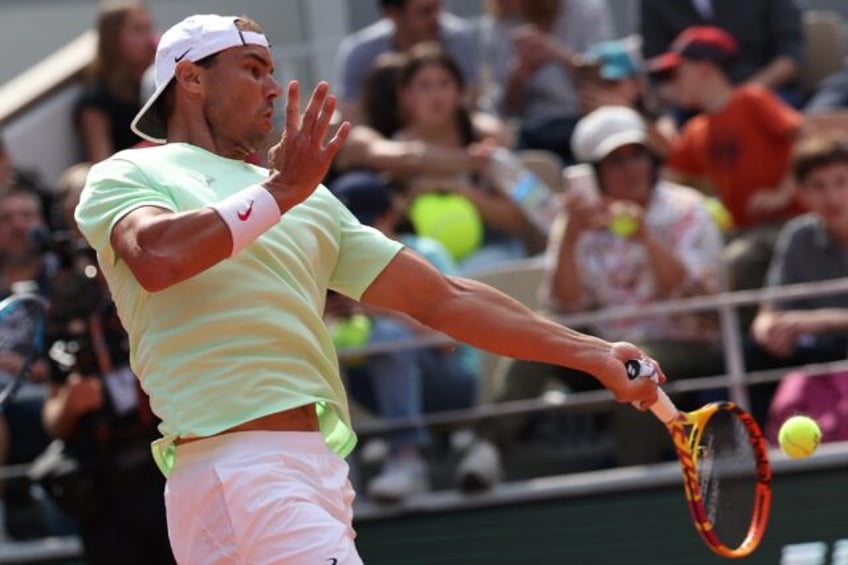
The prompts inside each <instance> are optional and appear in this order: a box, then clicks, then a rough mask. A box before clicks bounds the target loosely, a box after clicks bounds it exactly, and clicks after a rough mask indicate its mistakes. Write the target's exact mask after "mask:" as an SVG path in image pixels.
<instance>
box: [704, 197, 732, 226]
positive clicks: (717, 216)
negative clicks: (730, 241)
mask: <svg viewBox="0 0 848 565" xmlns="http://www.w3.org/2000/svg"><path fill="white" fill-rule="evenodd" d="M704 206H706V207H707V212H709V213H710V216H712V218H713V221H714V222H715V223H716V225H717V226H718V227H719V229H720V230H721V231H728V230H729V229H731V228H732V227H733V217H732V216H731V215H730V212H728V211H727V208H725V207H724V204H722V203H721V201H720V200H719V199H718V198H715V197H712V196H710V197H709V198H705V199H704Z"/></svg>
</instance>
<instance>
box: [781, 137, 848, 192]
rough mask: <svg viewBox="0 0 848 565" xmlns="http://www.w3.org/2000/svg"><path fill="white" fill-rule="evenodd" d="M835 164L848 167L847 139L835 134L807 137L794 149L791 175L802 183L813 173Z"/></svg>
mask: <svg viewBox="0 0 848 565" xmlns="http://www.w3.org/2000/svg"><path fill="white" fill-rule="evenodd" d="M835 164H841V165H848V139H846V137H845V136H844V135H836V134H828V135H817V136H814V137H809V138H807V139H804V140H803V141H801V142H799V143H798V145H797V146H796V147H795V153H794V155H793V157H792V175H793V177H794V178H795V181H796V182H798V183H803V182H804V181H805V180H807V177H809V176H810V174H811V173H813V171H816V170H818V169H821V168H823V167H827V166H828V165H835Z"/></svg>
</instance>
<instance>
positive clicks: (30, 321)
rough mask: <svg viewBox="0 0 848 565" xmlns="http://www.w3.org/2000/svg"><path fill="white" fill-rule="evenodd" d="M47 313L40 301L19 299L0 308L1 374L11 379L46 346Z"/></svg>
mask: <svg viewBox="0 0 848 565" xmlns="http://www.w3.org/2000/svg"><path fill="white" fill-rule="evenodd" d="M43 332H44V317H43V312H42V310H41V307H40V305H38V303H36V302H34V301H32V302H30V301H17V302H12V303H11V304H8V305H7V306H6V307H4V308H2V309H0V376H2V377H5V379H9V378H12V377H14V376H15V375H14V373H17V372H18V370H19V365H20V366H22V365H23V364H24V363H26V362H27V361H29V360H31V358H32V356H33V355H35V354H36V353H37V351H38V350H39V349H40V348H41V346H42V341H43Z"/></svg>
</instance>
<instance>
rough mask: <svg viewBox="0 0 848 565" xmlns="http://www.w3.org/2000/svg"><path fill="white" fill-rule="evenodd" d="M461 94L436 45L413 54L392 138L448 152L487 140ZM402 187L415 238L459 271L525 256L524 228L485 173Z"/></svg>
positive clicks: (455, 72)
mask: <svg viewBox="0 0 848 565" xmlns="http://www.w3.org/2000/svg"><path fill="white" fill-rule="evenodd" d="M464 87H465V84H464V82H463V79H462V74H461V72H460V70H459V67H458V66H457V64H456V62H455V61H454V60H453V59H452V58H451V57H450V55H448V54H447V53H446V52H444V51H443V50H441V49H440V48H439V47H438V45H436V44H424V45H419V46H417V47H415V48H414V49H413V50H412V51H411V52H410V54H409V57H408V58H407V60H406V63H405V64H404V67H403V68H402V69H401V71H400V77H399V87H398V88H399V90H398V96H399V100H400V103H401V109H402V112H403V115H404V118H405V119H404V125H403V128H402V129H401V130H400V131H398V132H396V133H395V136H394V137H395V139H398V140H401V141H407V142H426V143H428V144H431V145H435V146H442V147H446V148H453V149H467V148H469V147H470V146H471V145H472V144H474V143H477V142H481V141H484V140H483V139H482V138H481V136H480V132H478V131H476V130H475V128H474V124H473V123H472V120H471V117H470V115H469V112H468V111H467V110H466V109H465V107H464V106H463V103H462V93H463V90H464ZM491 145H493V143H492V144H491ZM403 180H404V181H405V185H406V191H407V195H408V196H409V198H410V210H409V215H410V219H411V220H412V223H413V226H414V227H415V230H416V233H418V234H419V235H427V236H430V237H432V238H434V239H437V240H439V241H440V242H441V243H442V244H443V245H444V246H445V247H446V248H447V249H448V251H450V252H451V254H452V255H453V257H454V259H455V260H457V261H458V262H459V265H460V269H461V270H462V271H463V272H465V273H471V272H474V271H477V270H480V269H483V268H486V267H489V266H493V265H495V264H497V263H499V262H503V261H506V260H510V259H517V258H520V257H523V256H524V255H525V254H526V251H525V249H524V244H523V241H522V236H523V235H524V233H525V232H526V230H527V221H526V220H525V218H524V215H523V213H522V211H521V209H520V208H519V207H518V206H517V205H516V204H515V203H513V202H512V201H511V200H510V199H509V197H507V196H505V195H504V194H503V193H502V192H500V191H498V190H497V189H495V188H493V187H492V186H491V182H490V181H491V180H493V179H489V178H486V169H485V167H484V169H483V173H482V174H481V175H460V176H452V177H451V176H444V175H442V176H439V175H434V174H432V173H431V174H424V175H411V176H408V177H406V178H405V179H403Z"/></svg>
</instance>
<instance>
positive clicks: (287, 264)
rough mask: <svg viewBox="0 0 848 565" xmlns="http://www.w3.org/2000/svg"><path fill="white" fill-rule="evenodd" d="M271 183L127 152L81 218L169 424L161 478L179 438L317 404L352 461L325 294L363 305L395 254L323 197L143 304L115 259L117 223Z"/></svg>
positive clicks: (215, 166) (168, 152) (85, 201)
mask: <svg viewBox="0 0 848 565" xmlns="http://www.w3.org/2000/svg"><path fill="white" fill-rule="evenodd" d="M267 177H268V170H267V169H263V168H261V167H256V166H253V165H250V164H247V163H244V162H242V161H235V160H232V159H225V158H223V157H220V156H217V155H215V154H213V153H209V152H207V151H205V150H203V149H200V148H198V147H195V146H192V145H188V144H181V143H171V144H167V145H164V146H161V147H155V148H145V149H135V150H128V151H122V152H120V153H118V154H116V155H114V156H113V157H111V158H110V159H107V160H106V161H103V162H101V163H99V164H97V165H95V166H94V167H93V168H92V170H91V173H90V174H89V176H88V181H87V183H86V187H85V189H84V191H83V193H82V197H81V200H80V204H79V206H78V208H77V210H76V219H77V222H78V224H79V227H80V229H81V230H82V232H83V234H84V235H85V237H86V239H88V241H89V243H90V244H91V246H92V247H93V248H94V249H96V250H97V253H98V258H99V262H100V266H101V269H102V271H103V274H104V276H105V277H106V280H107V282H108V283H109V288H110V289H111V292H112V296H113V298H114V300H115V303H116V305H117V309H118V314H119V315H120V317H121V321H122V322H123V324H124V327H125V328H126V329H127V332H128V333H129V338H130V351H131V353H130V363H131V365H132V368H133V370H134V371H135V373H136V374H137V375H139V378H140V379H141V383H142V387H143V388H144V390H145V391H146V392H147V393H148V395H149V396H150V401H151V407H152V409H153V412H154V413H155V414H156V415H157V416H159V418H161V420H162V423H161V425H160V426H159V430H160V432H161V433H162V434H163V438H162V439H160V440H158V441H156V442H154V444H153V456H154V458H155V459H156V462H157V464H158V465H159V467H160V468H161V469H162V470H163V472H164V473H165V474H168V472H169V471H170V469H171V468H172V467H173V463H174V460H173V455H174V449H173V441H174V439H175V438H177V437H192V436H200V437H203V436H208V435H213V434H216V433H218V432H221V431H223V430H226V429H228V428H231V427H233V426H236V425H238V424H241V423H243V422H247V421H250V420H253V419H255V418H258V417H260V416H264V415H267V414H271V413H274V412H279V411H282V410H287V409H291V408H294V407H297V406H302V405H305V404H309V403H316V405H317V412H318V418H319V422H320V428H321V432H322V434H323V436H324V439H325V441H326V442H327V445H328V446H329V447H330V448H331V449H332V450H333V451H335V452H336V453H338V454H339V455H340V456H341V457H344V456H346V455H347V454H348V453H349V452H350V451H351V449H353V446H354V444H355V443H356V436H355V435H354V433H353V431H352V429H351V425H350V416H349V413H348V406H347V399H346V395H345V390H344V387H343V385H342V382H341V379H340V377H339V367H338V360H337V357H336V351H335V349H334V346H333V342H332V339H331V337H330V335H329V333H328V331H327V328H326V326H325V325H324V323H323V321H322V318H321V315H322V312H323V310H324V301H325V297H326V292H327V289H328V288H329V289H333V290H336V291H338V292H340V293H342V294H345V295H347V296H349V297H351V298H354V299H358V298H360V296H361V295H362V293H363V292H365V290H366V289H367V288H368V286H369V285H370V284H371V283H372V282H373V281H374V279H375V278H376V277H377V275H378V274H379V273H380V272H381V271H382V270H383V269H384V268H385V267H386V265H388V263H389V262H390V261H391V260H392V258H393V257H394V256H395V255H396V254H397V253H398V251H399V250H400V249H401V248H402V245H401V244H399V243H397V242H394V241H392V240H390V239H388V238H386V237H384V236H383V235H382V234H380V233H379V232H378V231H377V230H374V229H371V228H368V227H364V226H362V225H360V224H359V222H358V221H357V220H356V219H355V218H354V216H353V215H352V214H351V213H350V212H349V211H348V210H347V209H346V208H345V206H344V205H343V204H341V203H340V202H339V201H338V200H337V199H336V198H335V197H334V196H333V195H332V194H331V193H330V192H329V191H328V190H327V189H326V188H325V187H323V186H319V187H318V189H317V190H316V191H315V192H314V193H313V194H312V195H311V196H310V197H309V198H308V199H307V200H306V201H305V202H303V203H302V204H300V205H298V206H296V207H294V208H292V209H291V210H289V211H288V212H287V213H286V214H285V215H284V216H283V218H282V219H281V220H280V223H279V224H278V225H277V226H275V227H273V228H271V229H270V230H269V231H267V232H266V233H265V234H263V235H262V236H260V237H259V238H258V239H257V240H256V241H254V242H253V243H252V244H250V245H249V246H248V247H246V248H245V249H243V250H242V251H241V252H240V253H238V254H237V255H236V256H235V257H232V258H230V259H227V260H224V261H222V262H220V263H218V264H217V265H215V266H214V267H212V268H210V269H208V270H206V271H204V272H203V273H200V274H199V275H196V276H194V277H192V278H191V279H188V280H185V281H183V282H181V283H178V284H175V285H173V286H171V287H169V288H167V289H165V290H162V291H159V292H153V293H151V292H147V291H145V290H144V289H143V288H142V287H141V285H140V284H139V283H138V281H137V280H136V278H135V277H134V276H133V274H132V272H131V271H130V269H129V268H128V266H127V265H126V263H124V262H123V261H121V260H120V259H119V258H117V257H116V255H115V252H114V250H113V249H112V247H111V244H110V235H111V232H112V228H113V227H114V226H115V223H116V222H117V221H118V220H120V219H121V218H122V217H124V216H126V215H127V214H128V213H129V212H130V211H132V210H134V209H137V208H139V207H141V206H158V207H160V208H165V209H167V210H170V211H174V212H182V211H187V210H195V209H198V208H202V207H204V206H207V205H209V204H212V203H214V202H218V201H220V200H222V199H223V198H225V197H227V196H229V195H231V194H233V193H235V192H238V191H239V190H241V189H243V188H245V187H246V186H249V185H251V184H254V183H257V182H261V181H262V180H264V179H266V178H267Z"/></svg>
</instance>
